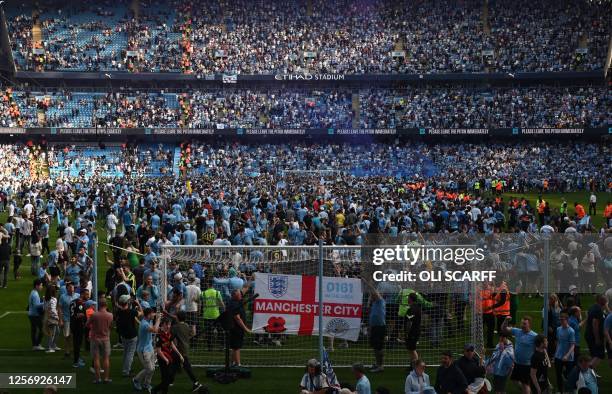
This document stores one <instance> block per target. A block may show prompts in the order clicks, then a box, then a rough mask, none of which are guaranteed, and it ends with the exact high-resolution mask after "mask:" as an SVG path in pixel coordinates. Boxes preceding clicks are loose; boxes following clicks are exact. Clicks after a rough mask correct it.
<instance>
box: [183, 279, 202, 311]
mask: <svg viewBox="0 0 612 394" xmlns="http://www.w3.org/2000/svg"><path fill="white" fill-rule="evenodd" d="M199 299H200V289H199V288H198V287H197V286H195V285H188V286H187V296H186V297H185V312H197V311H198V300H199Z"/></svg>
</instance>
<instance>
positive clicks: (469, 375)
mask: <svg viewBox="0 0 612 394" xmlns="http://www.w3.org/2000/svg"><path fill="white" fill-rule="evenodd" d="M474 350H475V349H474V345H472V344H467V345H465V347H464V348H463V356H461V357H460V358H459V359H458V360H457V361H455V364H456V365H457V367H458V368H459V369H460V370H461V372H462V373H463V376H465V379H466V380H467V383H468V384H472V383H474V380H475V379H476V378H478V377H481V375H482V374H481V372H480V359H479V358H478V356H477V355H476V352H475V351H474Z"/></svg>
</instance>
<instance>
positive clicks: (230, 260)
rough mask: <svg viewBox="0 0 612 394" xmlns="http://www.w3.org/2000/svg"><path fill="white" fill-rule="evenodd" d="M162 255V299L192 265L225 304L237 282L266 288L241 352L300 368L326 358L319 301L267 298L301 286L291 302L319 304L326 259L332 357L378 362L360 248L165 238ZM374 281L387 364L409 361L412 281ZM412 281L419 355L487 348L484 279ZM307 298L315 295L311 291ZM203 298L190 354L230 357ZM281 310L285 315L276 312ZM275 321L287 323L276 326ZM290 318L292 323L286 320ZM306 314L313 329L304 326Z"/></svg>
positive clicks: (249, 308) (206, 362) (341, 362)
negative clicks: (382, 311) (418, 313)
mask: <svg viewBox="0 0 612 394" xmlns="http://www.w3.org/2000/svg"><path fill="white" fill-rule="evenodd" d="M160 260H161V268H162V272H163V274H164V275H163V280H164V281H165V283H163V286H162V287H163V289H162V297H163V298H164V299H167V298H169V297H170V296H171V289H172V286H173V285H174V284H175V283H172V282H173V279H172V278H173V277H174V276H175V273H176V272H179V271H180V272H182V275H183V277H184V278H185V277H188V276H189V274H190V270H193V273H195V274H196V276H200V278H199V281H197V282H199V286H200V287H201V289H202V291H204V290H206V288H207V284H208V283H209V282H212V286H213V287H214V288H215V289H217V290H218V291H219V292H220V293H221V296H222V298H223V301H224V303H225V305H227V303H228V301H229V299H230V292H231V290H232V289H234V288H238V287H240V288H242V289H243V293H244V294H245V299H247V300H248V299H249V297H252V296H253V294H256V293H257V294H259V295H260V298H257V299H256V300H255V301H253V300H250V301H247V303H246V305H245V311H246V316H247V326H249V327H253V331H254V333H253V334H247V335H246V336H245V340H244V346H243V348H242V351H241V354H242V357H241V358H242V363H243V364H244V365H245V366H277V367H302V366H303V365H304V363H305V362H306V361H307V360H308V359H310V358H318V357H319V337H318V331H319V330H318V312H317V310H318V308H317V307H316V306H314V307H313V308H312V309H300V306H296V307H295V309H292V308H293V306H289V307H285V308H286V309H282V307H281V309H279V310H273V308H274V307H273V306H272V307H268V306H266V305H272V303H273V302H275V301H277V300H276V298H275V297H276V296H278V294H279V293H283V292H285V293H288V294H293V297H294V298H295V300H294V301H291V300H289V301H287V303H288V305H295V304H309V303H310V304H311V305H318V302H319V286H318V273H319V269H320V265H322V272H323V279H324V286H323V287H324V290H325V292H323V291H322V292H321V294H322V295H323V298H322V304H323V309H322V310H323V315H324V319H323V322H324V323H325V324H324V327H323V331H322V333H323V337H324V338H323V346H324V348H325V350H326V351H327V352H328V354H329V357H330V360H331V361H332V362H333V365H334V366H350V365H352V364H354V363H356V362H361V363H364V365H372V364H374V352H373V350H372V348H371V347H370V344H369V340H368V329H369V327H368V321H369V320H368V314H369V311H370V309H369V303H370V301H371V298H372V294H371V293H372V291H371V289H370V287H369V286H366V285H365V284H364V283H363V282H362V281H361V277H362V276H363V277H368V276H369V277H370V278H371V274H370V273H369V272H370V271H369V270H371V266H372V263H371V261H370V262H366V261H364V257H363V254H362V250H361V247H355V246H164V247H163V249H162V253H161V256H160ZM396 267H397V269H401V267H399V266H396ZM396 267H394V269H395V268H396ZM406 268H407V267H406ZM408 269H409V268H408ZM193 273H191V275H192V277H193ZM262 278H263V279H265V281H264V280H263V279H262ZM307 283H310V286H311V287H312V289H311V291H312V294H310V296H309V295H308V294H307V290H305V289H306V288H307V287H308V285H307ZM372 283H373V287H374V288H375V289H376V291H377V292H378V293H379V294H380V296H381V297H382V298H384V299H385V302H386V324H387V330H386V337H385V345H384V346H385V348H384V364H385V366H402V367H405V366H407V365H408V364H409V360H410V358H409V353H408V351H407V349H406V344H405V342H404V337H405V335H404V327H405V323H406V322H405V320H406V319H405V317H403V316H400V314H401V313H400V312H401V310H403V309H404V308H403V306H402V301H401V297H400V293H401V292H402V290H403V289H405V288H407V287H408V283H406V282H372ZM351 286H353V287H351ZM297 287H299V289H297ZM345 290H346V291H349V290H350V291H352V292H353V296H352V297H353V298H350V297H348V298H346V300H347V301H346V302H342V301H338V299H334V300H331V299H326V294H331V293H328V291H332V292H336V291H337V292H340V293H342V291H345ZM413 290H415V291H418V292H419V293H420V294H421V295H422V296H423V297H424V299H425V300H426V302H425V303H424V305H423V315H422V324H421V335H420V339H419V342H418V346H417V351H418V354H419V357H420V358H422V359H424V360H425V361H426V362H427V363H437V361H438V359H439V355H440V352H441V351H442V350H446V349H448V350H452V351H455V352H456V351H461V350H462V349H463V347H464V345H465V344H467V343H470V344H474V345H475V348H476V350H477V351H481V352H483V351H484V349H483V339H482V337H483V335H482V315H481V314H480V313H478V311H477V310H476V307H475V305H479V304H480V302H479V301H478V299H477V297H478V295H479V290H478V288H477V285H474V284H473V283H470V284H468V285H467V287H466V286H465V285H464V286H462V287H461V288H459V287H457V285H456V284H453V283H437V284H436V285H435V287H428V288H425V287H423V288H418V289H417V288H414V289H413ZM283 294H284V293H283ZM334 294H335V293H334ZM357 296H358V298H357V299H356V298H355V297H357ZM308 297H311V299H310V300H307V299H306V298H308ZM266 298H270V300H268V301H269V302H270V303H269V304H266ZM289 298H290V299H291V296H289ZM292 303H293V304H292ZM351 303H356V304H357V306H358V308H354V307H352V306H355V305H353V304H351ZM203 307H204V306H203V304H202V300H200V304H199V306H198V312H197V321H196V322H194V324H195V325H196V331H197V335H196V337H195V338H194V340H193V343H192V347H191V354H190V357H191V359H192V363H193V364H194V365H199V366H218V365H222V364H223V362H224V352H223V346H224V345H223V344H224V341H223V340H224V336H223V331H222V329H221V328H220V327H219V326H218V325H216V324H214V323H213V322H212V321H210V320H207V319H205V318H204V312H203ZM265 308H272V310H264V309H265ZM264 312H265V313H268V315H266V316H265V319H264V321H266V322H267V323H268V324H267V325H265V324H264V325H263V326H262V324H261V321H262V320H261V318H258V317H257V316H255V319H254V314H258V313H264ZM276 312H278V313H276ZM345 312H346V313H347V314H349V315H350V316H349V319H346V320H347V321H351V326H350V327H348V325H347V324H345V323H342V321H341V320H342V319H335V320H334V314H335V313H340V314H341V313H345ZM277 314H278V316H276V315H277ZM292 314H295V315H299V316H298V317H299V319H301V320H299V321H298V323H297V325H292V322H293V320H294V318H293V316H291V315H292ZM328 315H329V316H328ZM281 316H284V317H285V318H284V319H283V320H280V319H278V318H279V317H281ZM347 316H348V315H347ZM271 322H272V323H271ZM277 322H280V323H279V324H277V326H275V324H276V323H277ZM254 323H256V324H255V325H254ZM285 323H286V324H287V327H286V329H285V327H284V326H283V325H284V324H285ZM308 323H309V324H310V329H308V328H306V329H304V326H305V325H308ZM276 328H279V329H276ZM481 354H484V353H481Z"/></svg>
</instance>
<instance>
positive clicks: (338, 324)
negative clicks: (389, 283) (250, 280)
mask: <svg viewBox="0 0 612 394" xmlns="http://www.w3.org/2000/svg"><path fill="white" fill-rule="evenodd" d="M255 292H256V293H259V298H257V299H256V300H255V302H254V305H253V332H255V333H271V334H289V335H319V317H318V316H319V288H318V280H317V277H316V276H307V275H280V274H267V273H259V272H258V273H256V275H255ZM362 297H363V293H362V289H361V282H360V281H359V279H354V278H336V277H327V276H324V277H323V335H324V336H328V337H337V338H342V339H348V340H351V341H357V339H358V337H359V330H360V327H361V310H362V307H361V301H362Z"/></svg>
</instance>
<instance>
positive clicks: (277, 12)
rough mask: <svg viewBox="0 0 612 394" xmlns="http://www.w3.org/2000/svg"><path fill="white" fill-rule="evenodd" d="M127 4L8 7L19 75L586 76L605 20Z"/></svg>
mask: <svg viewBox="0 0 612 394" xmlns="http://www.w3.org/2000/svg"><path fill="white" fill-rule="evenodd" d="M127 3H128V2H126V1H124V2H93V1H90V0H88V1H84V2H79V5H78V7H76V8H74V9H65V8H64V7H62V6H60V7H53V6H52V5H51V6H49V7H48V8H43V9H40V10H37V11H36V12H35V14H38V16H36V17H34V18H33V17H32V14H33V12H32V11H33V10H31V9H29V8H28V7H25V8H24V9H9V10H8V16H9V18H8V22H9V28H10V32H11V38H12V43H13V51H14V53H15V58H16V62H17V65H18V67H19V68H20V69H33V70H39V71H41V70H115V71H144V72H166V71H174V72H185V73H195V74H197V75H200V76H203V75H206V74H212V73H241V74H272V73H303V72H313V73H340V74H363V73H378V74H388V73H436V72H453V73H456V72H481V71H502V72H514V71H567V70H578V71H585V70H586V71H589V70H594V69H601V68H603V65H604V60H605V55H606V52H607V46H608V42H609V31H610V26H609V18H607V15H609V14H610V12H611V8H610V7H611V5H610V2H607V1H587V0H580V1H575V2H558V1H554V0H546V1H540V2H537V3H536V4H532V3H530V2H527V1H510V0H497V1H490V2H488V7H483V3H482V2H481V1H476V0H468V1H453V2H452V3H451V4H449V3H447V2H442V1H435V0H422V1H416V2H415V1H407V2H394V1H386V0H380V1H374V2H368V1H357V2H354V1H346V0H339V1H333V2H328V1H322V0H318V1H312V2H307V1H305V0H298V1H295V3H294V4H293V3H290V4H287V3H285V2H278V1H266V2H252V1H246V0H241V1H232V2H226V1H210V2H205V3H177V2H173V1H170V2H164V1H161V2H150V3H149V2H144V3H142V5H141V6H140V8H139V9H138V10H134V9H132V7H130V6H128V4H127ZM485 9H486V10H487V11H486V12H485ZM33 26H40V28H41V31H42V42H34V38H33V35H32V28H33ZM34 48H36V51H33V49H34Z"/></svg>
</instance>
